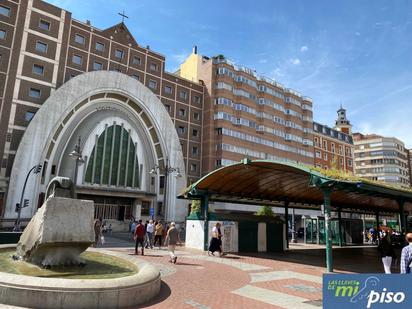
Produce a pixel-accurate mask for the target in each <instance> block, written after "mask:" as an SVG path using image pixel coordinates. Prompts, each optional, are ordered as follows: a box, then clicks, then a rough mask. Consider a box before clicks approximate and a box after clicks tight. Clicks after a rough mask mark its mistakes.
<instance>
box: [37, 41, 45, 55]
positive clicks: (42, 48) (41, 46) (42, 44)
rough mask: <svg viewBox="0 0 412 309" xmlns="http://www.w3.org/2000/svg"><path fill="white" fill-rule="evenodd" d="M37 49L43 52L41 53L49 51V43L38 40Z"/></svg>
mask: <svg viewBox="0 0 412 309" xmlns="http://www.w3.org/2000/svg"><path fill="white" fill-rule="evenodd" d="M36 50H37V51H39V52H41V53H47V44H46V43H43V42H40V41H37V42H36Z"/></svg>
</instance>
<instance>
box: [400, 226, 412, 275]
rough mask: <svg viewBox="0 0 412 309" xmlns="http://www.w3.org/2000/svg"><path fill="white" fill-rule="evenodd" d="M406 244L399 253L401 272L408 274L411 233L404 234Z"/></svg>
mask: <svg viewBox="0 0 412 309" xmlns="http://www.w3.org/2000/svg"><path fill="white" fill-rule="evenodd" d="M406 241H407V242H408V245H407V246H406V247H403V249H402V253H401V274H410V273H411V267H412V265H411V264H412V233H408V234H406Z"/></svg>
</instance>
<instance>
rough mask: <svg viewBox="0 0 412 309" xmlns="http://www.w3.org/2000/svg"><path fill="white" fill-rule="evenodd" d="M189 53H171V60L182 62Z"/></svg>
mask: <svg viewBox="0 0 412 309" xmlns="http://www.w3.org/2000/svg"><path fill="white" fill-rule="evenodd" d="M189 55H190V54H189V53H187V52H182V53H180V54H174V55H172V58H173V60H174V61H176V62H177V63H178V64H182V63H183V62H184V61H185V60H186V58H187V57H189Z"/></svg>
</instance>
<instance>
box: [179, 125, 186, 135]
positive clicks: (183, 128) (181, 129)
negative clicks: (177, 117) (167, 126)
mask: <svg viewBox="0 0 412 309" xmlns="http://www.w3.org/2000/svg"><path fill="white" fill-rule="evenodd" d="M177 129H178V132H179V134H185V132H186V128H185V127H183V126H179V127H178V128H177Z"/></svg>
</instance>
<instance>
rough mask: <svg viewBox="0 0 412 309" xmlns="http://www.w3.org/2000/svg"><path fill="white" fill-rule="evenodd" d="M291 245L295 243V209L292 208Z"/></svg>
mask: <svg viewBox="0 0 412 309" xmlns="http://www.w3.org/2000/svg"><path fill="white" fill-rule="evenodd" d="M290 242H291V243H297V242H298V241H297V240H296V222H295V208H292V239H291V240H290Z"/></svg>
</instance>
